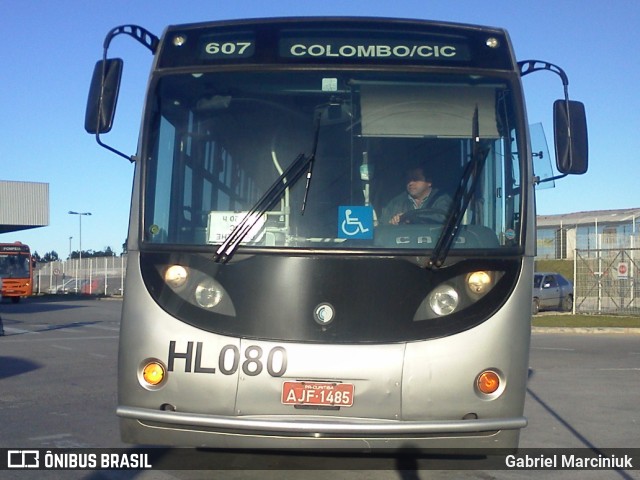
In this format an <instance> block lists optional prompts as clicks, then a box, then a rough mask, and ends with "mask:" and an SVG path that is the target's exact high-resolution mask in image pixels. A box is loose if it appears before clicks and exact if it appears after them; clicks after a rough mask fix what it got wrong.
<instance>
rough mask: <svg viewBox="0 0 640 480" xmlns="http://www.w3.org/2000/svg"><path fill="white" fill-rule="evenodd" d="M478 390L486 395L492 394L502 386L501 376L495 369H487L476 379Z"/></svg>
mask: <svg viewBox="0 0 640 480" xmlns="http://www.w3.org/2000/svg"><path fill="white" fill-rule="evenodd" d="M476 385H477V386H478V390H479V391H480V392H482V393H484V394H485V395H491V394H492V393H495V392H496V391H498V389H499V388H500V377H499V376H498V374H497V373H496V372H494V371H493V370H485V371H484V372H482V373H481V374H480V375H478V379H477V380H476Z"/></svg>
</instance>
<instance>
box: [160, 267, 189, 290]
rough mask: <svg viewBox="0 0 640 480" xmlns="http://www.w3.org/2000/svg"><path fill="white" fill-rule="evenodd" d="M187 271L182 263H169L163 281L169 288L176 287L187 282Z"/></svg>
mask: <svg viewBox="0 0 640 480" xmlns="http://www.w3.org/2000/svg"><path fill="white" fill-rule="evenodd" d="M188 277H189V273H188V272H187V269H186V268H185V267H183V266H182V265H171V266H170V267H169V268H167V269H166V270H165V272H164V281H165V283H166V284H167V285H169V286H170V287H171V288H174V289H177V288H180V287H182V286H183V285H184V284H185V283H187V278H188Z"/></svg>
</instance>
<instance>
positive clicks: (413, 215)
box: [399, 208, 447, 224]
mask: <svg viewBox="0 0 640 480" xmlns="http://www.w3.org/2000/svg"><path fill="white" fill-rule="evenodd" d="M446 218H447V212H445V211H444V210H440V209H439V208H418V209H417V210H409V211H408V212H406V213H403V214H402V215H401V216H400V222H399V224H403V223H408V224H425V223H443V222H444V221H445V219H446Z"/></svg>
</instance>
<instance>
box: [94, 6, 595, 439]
mask: <svg viewBox="0 0 640 480" xmlns="http://www.w3.org/2000/svg"><path fill="white" fill-rule="evenodd" d="M120 35H124V36H128V37H132V38H133V39H135V40H136V41H137V42H139V43H140V44H142V45H143V46H144V47H146V48H147V49H148V50H149V51H150V52H151V53H152V55H153V66H152V69H151V73H150V77H149V82H148V89H147V93H146V100H145V103H144V109H143V115H142V117H143V118H142V124H141V130H140V136H139V143H138V149H137V152H136V154H135V155H133V156H130V155H128V154H126V153H124V152H122V151H121V150H120V149H118V148H117V147H116V146H114V145H110V144H108V143H107V142H106V140H105V137H104V134H106V133H107V132H109V131H110V130H111V129H112V126H113V125H114V118H115V111H116V101H117V97H118V91H119V88H120V84H121V77H122V70H123V64H124V62H123V60H122V59H120V58H115V57H114V58H112V57H109V56H108V50H109V48H110V46H111V43H112V40H113V39H114V38H116V37H118V36H120ZM538 71H546V72H551V73H554V74H557V75H558V76H559V77H560V79H561V80H562V84H563V87H564V93H565V95H564V98H562V97H561V98H560V100H558V101H556V102H555V103H554V107H553V108H554V119H555V121H554V130H555V137H554V140H555V147H556V153H557V155H556V156H557V158H556V163H557V169H558V171H559V172H560V174H561V175H559V176H564V175H568V174H581V173H584V172H585V171H586V169H587V131H586V119H585V113H584V106H583V104H582V103H580V102H576V101H573V100H570V99H569V96H568V88H567V86H568V79H567V76H566V74H565V72H564V71H563V70H562V69H561V68H560V67H558V66H556V65H554V64H550V63H547V62H542V61H538V60H527V61H524V62H517V61H516V60H515V57H514V54H513V51H512V46H511V43H510V40H509V36H508V34H507V33H506V32H505V31H504V30H502V29H499V28H488V27H480V26H468V25H461V24H452V23H440V22H430V21H422V20H402V19H385V18H342V17H341V18H272V19H250V20H234V21H220V22H211V23H201V24H189V25H181V26H169V27H167V28H166V29H165V31H164V33H163V34H162V36H161V37H156V36H155V35H153V34H152V33H150V32H148V31H147V30H145V29H144V28H142V27H139V26H135V25H124V26H120V27H116V28H114V29H113V30H111V31H110V32H109V33H108V34H107V37H106V39H105V42H104V53H103V58H102V60H100V61H99V62H98V63H97V64H96V66H95V68H94V76H93V78H92V82H91V86H90V90H89V98H88V103H87V111H86V115H85V129H86V131H87V132H88V133H90V134H92V135H95V137H96V140H97V141H98V143H99V144H100V145H102V146H104V147H106V148H107V149H109V150H111V151H112V152H114V153H115V154H117V155H120V156H122V157H124V158H127V159H129V160H130V161H132V162H134V163H135V173H134V178H133V194H132V203H131V217H130V226H129V233H128V254H129V256H128V265H127V274H126V280H125V295H124V297H125V298H124V303H123V311H122V323H121V333H120V341H119V342H120V343H119V361H118V365H119V366H118V406H117V412H116V413H117V415H118V416H119V418H120V431H121V436H122V439H123V440H124V441H125V442H128V443H134V444H156V445H174V446H201V447H211V448H251V449H253V448H256V449H259V448H265V449H296V448H301V449H306V448H309V449H330V450H332V449H351V448H354V449H366V450H370V451H373V450H376V449H386V450H389V449H391V450H395V449H432V448H444V449H454V450H457V449H465V448H474V449H485V448H486V449H494V448H507V449H512V448H516V447H517V445H518V441H519V433H520V430H521V429H522V428H523V427H525V426H526V424H527V420H526V418H525V417H524V415H523V412H524V401H525V390H526V384H527V374H528V358H529V343H530V326H531V292H532V280H533V274H534V267H533V265H534V264H533V260H534V255H535V245H536V232H535V206H534V205H535V202H534V185H535V184H536V183H538V182H541V181H543V179H541V178H539V176H537V175H536V174H535V173H534V171H533V160H532V159H533V158H534V155H533V154H532V147H531V144H530V140H529V130H528V125H527V117H526V113H525V102H524V97H523V91H522V82H521V79H522V77H523V76H524V75H526V74H530V73H533V72H538ZM536 156H539V154H538V153H537V151H536ZM554 178H557V177H554ZM416 185H417V188H414V187H416ZM418 190H419V191H422V193H421V194H420V195H417V194H416V196H414V193H416V191H418ZM425 193H426V196H425V195H424V194H425ZM438 196H439V197H440V200H438V198H437V197H438ZM403 202H404V203H405V204H409V203H410V204H411V205H410V206H409V208H408V209H406V211H402V209H401V208H400V207H398V205H400V204H402V203H403ZM390 205H393V206H392V207H390ZM389 210H391V212H389ZM390 214H391V215H390ZM385 215H386V216H385ZM387 217H388V218H387ZM394 218H395V221H394Z"/></svg>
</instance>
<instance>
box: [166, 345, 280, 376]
mask: <svg viewBox="0 0 640 480" xmlns="http://www.w3.org/2000/svg"><path fill="white" fill-rule="evenodd" d="M193 346H194V342H187V348H186V349H185V350H182V351H178V350H176V342H175V341H171V342H169V356H168V358H167V370H168V371H170V372H173V371H174V369H175V365H176V361H184V371H185V373H210V374H215V373H216V371H218V372H220V373H221V374H222V375H234V374H235V373H236V372H237V371H238V369H242V373H244V374H245V375H247V376H249V377H255V376H257V375H260V374H261V373H262V372H264V371H265V370H266V372H267V373H268V374H269V375H271V376H272V377H281V376H283V375H284V374H285V372H286V371H287V351H286V350H285V348H284V347H273V348H272V349H271V350H269V352H268V353H266V352H265V351H264V350H263V349H262V347H260V346H258V345H249V346H248V347H247V348H245V349H244V352H243V353H242V354H241V353H240V349H238V347H236V346H235V345H225V346H224V347H222V348H221V349H220V353H219V354H218V364H217V365H213V366H212V365H203V364H202V363H203V362H202V349H203V343H202V342H196V343H195V352H194V348H193Z"/></svg>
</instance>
